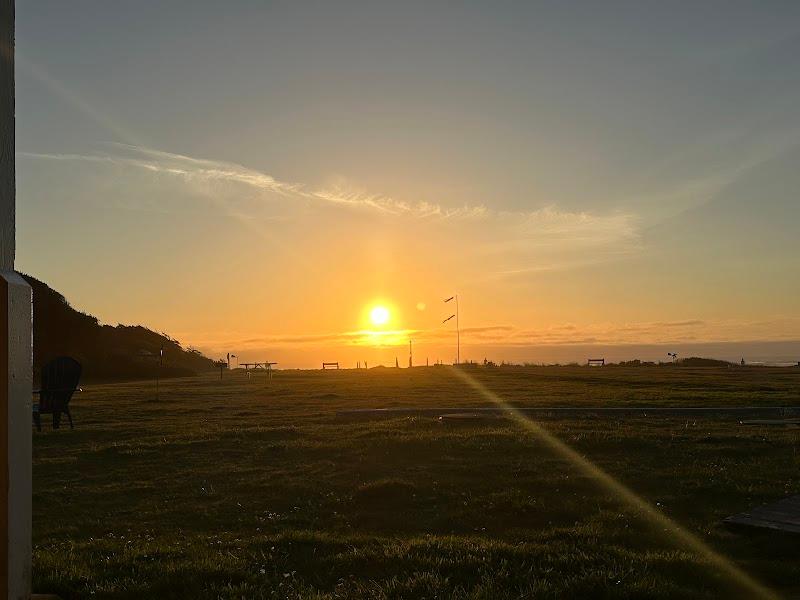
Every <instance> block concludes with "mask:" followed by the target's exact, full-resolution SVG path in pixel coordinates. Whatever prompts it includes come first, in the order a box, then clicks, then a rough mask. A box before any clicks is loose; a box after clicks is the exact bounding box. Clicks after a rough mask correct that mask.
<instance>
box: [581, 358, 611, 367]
mask: <svg viewBox="0 0 800 600" xmlns="http://www.w3.org/2000/svg"><path fill="white" fill-rule="evenodd" d="M586 364H587V365H588V366H590V367H602V366H604V365H605V364H606V359H605V358H590V359H589V360H588V361H587V362H586Z"/></svg>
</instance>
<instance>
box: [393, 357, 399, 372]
mask: <svg viewBox="0 0 800 600" xmlns="http://www.w3.org/2000/svg"><path fill="white" fill-rule="evenodd" d="M394 368H395V369H399V368H400V363H399V362H397V357H396V356H395V357H394Z"/></svg>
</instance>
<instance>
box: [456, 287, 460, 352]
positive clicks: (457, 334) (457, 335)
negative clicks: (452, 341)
mask: <svg viewBox="0 0 800 600" xmlns="http://www.w3.org/2000/svg"><path fill="white" fill-rule="evenodd" d="M456 364H457V365H460V364H461V325H459V323H458V294H456Z"/></svg>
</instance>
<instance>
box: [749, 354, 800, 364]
mask: <svg viewBox="0 0 800 600" xmlns="http://www.w3.org/2000/svg"><path fill="white" fill-rule="evenodd" d="M741 364H742V366H744V364H745V363H744V356H743V357H742V363H741ZM797 364H800V363H797Z"/></svg>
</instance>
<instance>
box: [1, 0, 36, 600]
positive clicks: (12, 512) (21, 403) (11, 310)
mask: <svg viewBox="0 0 800 600" xmlns="http://www.w3.org/2000/svg"><path fill="white" fill-rule="evenodd" d="M15 190H16V184H15V173H14V0H0V504H2V509H0V597H2V598H7V599H9V600H23V599H26V598H29V597H30V584H31V389H32V375H33V373H32V361H33V356H32V339H33V333H32V327H31V325H32V315H33V310H32V309H33V304H32V297H31V288H30V286H28V284H27V283H26V282H25V280H24V279H23V278H22V277H20V276H19V274H17V273H16V272H15V271H14V251H15V239H14V235H15Z"/></svg>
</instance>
